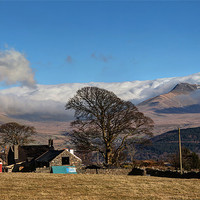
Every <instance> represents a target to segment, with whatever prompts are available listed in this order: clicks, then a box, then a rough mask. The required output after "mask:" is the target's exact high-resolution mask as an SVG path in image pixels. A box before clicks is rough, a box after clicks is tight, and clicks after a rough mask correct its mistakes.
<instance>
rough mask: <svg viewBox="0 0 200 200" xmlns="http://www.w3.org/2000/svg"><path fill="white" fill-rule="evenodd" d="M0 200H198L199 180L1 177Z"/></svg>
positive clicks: (107, 176) (66, 176)
mask: <svg viewBox="0 0 200 200" xmlns="http://www.w3.org/2000/svg"><path fill="white" fill-rule="evenodd" d="M0 180H1V186H0V198H1V199H9V200H10V199H15V200H18V199H55V200H59V199H74V200H78V199H95V200H96V199H97V200H98V199H144V200H145V199H170V200H171V199H178V200H180V199H199V200H200V180H199V179H190V180H187V179H170V178H157V177H147V176H143V177H142V176H119V175H99V174H95V175H81V174H79V175H62V174H36V173H29V174H28V173H27V174H23V173H2V174H0Z"/></svg>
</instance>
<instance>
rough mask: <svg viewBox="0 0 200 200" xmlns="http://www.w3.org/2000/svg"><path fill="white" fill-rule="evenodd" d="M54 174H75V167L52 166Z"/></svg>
mask: <svg viewBox="0 0 200 200" xmlns="http://www.w3.org/2000/svg"><path fill="white" fill-rule="evenodd" d="M51 168H52V173H54V174H77V172H76V167H75V166H52V167H51Z"/></svg>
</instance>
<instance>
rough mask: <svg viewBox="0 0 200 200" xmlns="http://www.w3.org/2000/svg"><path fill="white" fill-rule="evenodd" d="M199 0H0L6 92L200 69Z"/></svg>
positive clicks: (0, 81) (0, 69)
mask: <svg viewBox="0 0 200 200" xmlns="http://www.w3.org/2000/svg"><path fill="white" fill-rule="evenodd" d="M199 10H200V1H162V0H160V1H159V0H158V1H84V0H82V1H47V0H43V1H17V0H15V1H9V0H8V1H4V0H0V88H7V87H11V86H15V85H25V86H28V87H34V85H35V84H43V85H54V84H62V83H88V82H108V83H109V82H124V81H135V80H141V81H143V80H154V79H159V78H167V77H181V76H187V75H190V74H193V73H197V72H200V66H199V65H200V64H199V63H200V12H199Z"/></svg>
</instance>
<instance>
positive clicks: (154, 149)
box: [135, 127, 200, 159]
mask: <svg viewBox="0 0 200 200" xmlns="http://www.w3.org/2000/svg"><path fill="white" fill-rule="evenodd" d="M181 141H182V146H185V147H187V148H189V149H190V150H191V151H193V152H196V153H197V154H199V155H200V127H197V128H187V129H181ZM151 142H152V144H151V145H148V146H146V147H144V148H143V149H140V148H139V147H137V153H136V156H135V157H136V158H137V159H166V158H167V156H168V155H170V154H174V153H177V152H178V150H179V149H178V148H179V146H178V130H173V131H169V132H166V133H163V134H161V135H158V136H155V137H153V138H152V139H151Z"/></svg>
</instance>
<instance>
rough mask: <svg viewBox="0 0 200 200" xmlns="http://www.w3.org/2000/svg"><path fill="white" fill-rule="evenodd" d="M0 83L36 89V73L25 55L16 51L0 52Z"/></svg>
mask: <svg viewBox="0 0 200 200" xmlns="http://www.w3.org/2000/svg"><path fill="white" fill-rule="evenodd" d="M0 82H2V83H4V84H6V85H13V84H20V85H23V86H28V87H34V86H35V79H34V73H33V71H32V69H31V68H30V63H29V61H28V60H27V59H26V58H25V55H23V54H22V53H20V52H18V51H15V50H14V49H10V50H5V51H2V50H0Z"/></svg>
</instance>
